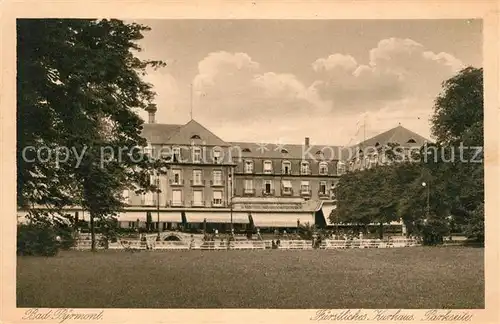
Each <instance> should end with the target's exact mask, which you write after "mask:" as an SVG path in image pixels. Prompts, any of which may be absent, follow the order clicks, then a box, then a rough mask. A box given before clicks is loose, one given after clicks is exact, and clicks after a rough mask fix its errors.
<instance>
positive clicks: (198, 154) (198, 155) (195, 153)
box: [193, 147, 201, 163]
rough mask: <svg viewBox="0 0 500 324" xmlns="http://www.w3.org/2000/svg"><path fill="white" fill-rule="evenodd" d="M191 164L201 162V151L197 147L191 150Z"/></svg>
mask: <svg viewBox="0 0 500 324" xmlns="http://www.w3.org/2000/svg"><path fill="white" fill-rule="evenodd" d="M193 162H194V163H200V162H201V149H200V148H199V147H195V148H193Z"/></svg>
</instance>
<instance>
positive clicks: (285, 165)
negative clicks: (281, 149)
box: [282, 161, 292, 174]
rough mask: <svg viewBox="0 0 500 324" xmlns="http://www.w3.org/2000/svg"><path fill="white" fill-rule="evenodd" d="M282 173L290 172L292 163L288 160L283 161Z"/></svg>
mask: <svg viewBox="0 0 500 324" xmlns="http://www.w3.org/2000/svg"><path fill="white" fill-rule="evenodd" d="M282 171H283V174H292V163H290V161H284V162H283V164H282Z"/></svg>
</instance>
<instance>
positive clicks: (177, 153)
mask: <svg viewBox="0 0 500 324" xmlns="http://www.w3.org/2000/svg"><path fill="white" fill-rule="evenodd" d="M180 160H181V148H180V147H174V148H173V149H172V161H173V162H180Z"/></svg>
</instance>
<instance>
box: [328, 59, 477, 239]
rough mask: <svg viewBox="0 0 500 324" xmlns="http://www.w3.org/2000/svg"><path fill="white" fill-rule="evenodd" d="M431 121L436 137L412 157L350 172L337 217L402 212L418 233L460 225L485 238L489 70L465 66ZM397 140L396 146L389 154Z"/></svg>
mask: <svg viewBox="0 0 500 324" xmlns="http://www.w3.org/2000/svg"><path fill="white" fill-rule="evenodd" d="M431 123H432V132H433V135H434V137H435V138H436V142H435V143H432V144H431V143H429V144H426V145H424V146H423V147H422V148H421V150H420V152H419V153H418V154H417V155H416V156H413V157H412V158H413V161H412V162H408V161H395V160H391V161H390V162H391V163H389V165H381V166H377V167H375V168H370V169H368V170H362V171H355V172H349V173H347V174H345V175H343V176H342V177H341V178H340V180H339V184H338V186H337V204H338V206H337V210H336V211H335V212H334V213H332V215H331V216H330V221H331V222H343V223H355V224H368V223H388V222H390V221H391V220H396V219H401V220H402V221H403V222H404V223H405V224H406V226H407V227H408V229H409V231H410V232H412V231H413V232H415V231H420V232H421V233H422V232H427V233H432V234H433V235H444V234H445V233H447V232H449V230H450V228H451V227H452V224H453V227H459V228H460V229H461V230H462V231H464V232H465V233H467V234H468V235H469V236H470V237H475V238H477V239H479V240H482V239H484V232H483V229H484V165H483V162H482V157H483V125H484V123H483V75H482V69H476V68H473V67H468V68H465V69H463V70H462V71H460V72H459V73H458V74H457V75H455V76H453V77H452V78H450V79H449V80H447V81H445V82H444V83H443V88H442V92H441V93H440V94H439V96H438V97H437V98H436V100H435V104H434V115H433V117H432V119H431ZM395 147H396V146H394V145H392V146H391V145H388V152H386V157H389V158H391V156H392V155H391V152H392V151H393V150H394V148H395ZM424 182H425V186H423V183H424ZM427 199H428V203H429V211H427V210H426V209H427ZM422 224H427V225H426V226H425V227H423V228H420V229H419V226H421V225H422Z"/></svg>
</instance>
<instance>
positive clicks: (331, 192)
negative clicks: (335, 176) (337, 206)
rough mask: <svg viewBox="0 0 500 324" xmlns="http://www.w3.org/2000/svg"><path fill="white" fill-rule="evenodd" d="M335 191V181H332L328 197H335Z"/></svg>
mask: <svg viewBox="0 0 500 324" xmlns="http://www.w3.org/2000/svg"><path fill="white" fill-rule="evenodd" d="M336 191H337V183H332V186H331V187H330V199H335V195H336Z"/></svg>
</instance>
